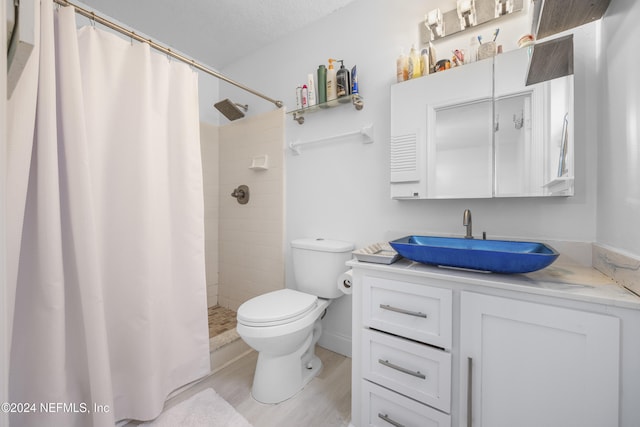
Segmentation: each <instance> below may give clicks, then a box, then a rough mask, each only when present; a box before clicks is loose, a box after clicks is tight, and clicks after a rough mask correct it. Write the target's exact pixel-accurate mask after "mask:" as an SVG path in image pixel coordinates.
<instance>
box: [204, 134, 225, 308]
mask: <svg viewBox="0 0 640 427" xmlns="http://www.w3.org/2000/svg"><path fill="white" fill-rule="evenodd" d="M218 145H219V144H218V126H214V125H210V124H208V123H205V122H201V123H200V151H201V153H202V178H203V181H204V182H203V189H204V235H205V242H204V244H205V266H206V272H207V307H213V306H214V305H217V304H218V217H219V210H220V203H219V197H218V194H219V177H218V163H219V156H218Z"/></svg>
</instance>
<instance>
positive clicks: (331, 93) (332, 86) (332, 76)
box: [327, 58, 338, 101]
mask: <svg viewBox="0 0 640 427" xmlns="http://www.w3.org/2000/svg"><path fill="white" fill-rule="evenodd" d="M334 62H335V59H332V58H329V69H328V70H327V101H333V100H334V99H336V97H337V96H338V95H337V88H336V70H335V69H334V68H333V63H334Z"/></svg>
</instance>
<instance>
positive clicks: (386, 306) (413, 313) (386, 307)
mask: <svg viewBox="0 0 640 427" xmlns="http://www.w3.org/2000/svg"><path fill="white" fill-rule="evenodd" d="M380 308H381V309H383V310H389V311H395V312H396V313H402V314H408V315H409V316H415V317H422V318H424V319H426V318H427V315H426V314H424V313H421V312H419V311H410V310H405V309H403V308H397V307H392V306H390V305H389V304H380Z"/></svg>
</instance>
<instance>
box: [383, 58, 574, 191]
mask: <svg viewBox="0 0 640 427" xmlns="http://www.w3.org/2000/svg"><path fill="white" fill-rule="evenodd" d="M529 57H530V51H529V49H528V48H524V49H519V50H514V51H510V52H507V53H503V54H500V55H497V56H496V57H494V58H493V59H487V60H483V61H478V62H475V63H471V64H467V65H464V66H462V67H457V68H453V69H450V70H447V71H444V72H439V73H435V74H431V75H429V76H426V77H423V78H419V79H415V80H410V81H407V82H403V83H398V84H395V85H393V86H392V88H391V140H390V172H391V179H390V181H391V197H392V198H394V199H467V198H491V197H546V196H571V195H573V170H574V169H573V166H574V165H573V152H574V150H573V75H568V76H564V77H561V78H556V79H553V80H549V81H545V82H541V83H537V84H533V85H529V86H527V85H526V78H527V69H528V66H529Z"/></svg>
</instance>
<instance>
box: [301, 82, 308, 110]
mask: <svg viewBox="0 0 640 427" xmlns="http://www.w3.org/2000/svg"><path fill="white" fill-rule="evenodd" d="M308 106H309V88H308V87H307V85H302V108H307V107H308Z"/></svg>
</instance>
